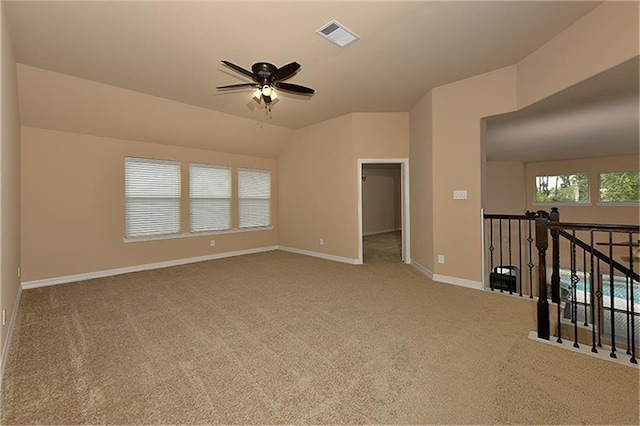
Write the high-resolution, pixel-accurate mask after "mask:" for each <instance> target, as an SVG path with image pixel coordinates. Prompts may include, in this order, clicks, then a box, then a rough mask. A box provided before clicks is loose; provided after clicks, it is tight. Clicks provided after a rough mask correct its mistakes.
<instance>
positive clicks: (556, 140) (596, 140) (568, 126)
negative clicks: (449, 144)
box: [485, 56, 640, 162]
mask: <svg viewBox="0 0 640 426" xmlns="http://www.w3.org/2000/svg"><path fill="white" fill-rule="evenodd" d="M639 60H640V58H639V57H637V56H636V57H635V58H632V59H629V60H628V61H626V62H623V63H622V64H619V65H617V66H615V67H613V68H611V69H608V70H606V71H604V72H602V73H600V74H598V75H595V76H593V77H591V78H588V79H587V80H585V81H581V82H580V83H578V84H576V85H574V86H571V87H569V88H567V89H565V90H562V91H560V92H558V93H556V94H554V95H552V96H550V97H548V98H546V99H543V100H541V101H539V102H536V103H535V104H533V105H530V106H528V107H527V108H524V109H522V110H520V111H516V112H511V113H508V114H502V115H499V116H495V117H489V118H487V119H486V121H487V131H486V137H485V143H486V154H487V159H488V160H493V161H527V162H536V161H552V160H569V159H577V158H595V157H607V156H614V155H633V154H635V155H637V154H638V152H639V151H640V146H639V141H640V96H639V91H640V62H639Z"/></svg>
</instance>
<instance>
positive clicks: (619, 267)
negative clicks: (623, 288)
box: [549, 226, 640, 281]
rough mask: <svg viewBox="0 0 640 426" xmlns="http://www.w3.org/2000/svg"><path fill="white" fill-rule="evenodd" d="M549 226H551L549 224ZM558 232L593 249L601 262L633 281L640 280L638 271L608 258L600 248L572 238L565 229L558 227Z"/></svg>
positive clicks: (578, 243)
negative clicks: (611, 266)
mask: <svg viewBox="0 0 640 426" xmlns="http://www.w3.org/2000/svg"><path fill="white" fill-rule="evenodd" d="M549 227H550V228H551V226H549ZM558 233H559V234H560V235H562V236H563V237H564V238H566V239H568V240H569V241H575V243H576V245H577V246H578V247H580V248H582V249H584V250H586V251H587V252H589V253H591V249H593V255H594V256H595V257H597V258H598V259H600V260H602V261H603V262H605V263H607V264H611V265H613V267H614V268H615V269H617V270H619V271H620V272H622V273H623V274H625V275H626V276H629V277H631V278H632V279H633V280H635V281H640V275H638V273H636V272H633V271H631V269H629V268H627V267H626V266H624V265H623V264H621V263H619V262H617V261H615V260H613V259H610V258H609V256H607V255H606V254H604V253H602V252H601V251H600V250H598V249H596V248H595V247H591V246H590V245H589V244H587V243H585V242H584V241H582V240H581V239H579V238H574V237H573V235H572V234H570V233H568V232H567V231H565V230H562V229H558Z"/></svg>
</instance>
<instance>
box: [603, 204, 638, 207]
mask: <svg viewBox="0 0 640 426" xmlns="http://www.w3.org/2000/svg"><path fill="white" fill-rule="evenodd" d="M597 206H598V207H638V206H640V203H598V204H597Z"/></svg>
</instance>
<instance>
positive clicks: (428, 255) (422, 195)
mask: <svg viewBox="0 0 640 426" xmlns="http://www.w3.org/2000/svg"><path fill="white" fill-rule="evenodd" d="M432 101H433V99H432V92H428V93H427V94H426V95H425V96H423V97H422V99H420V100H419V101H418V103H416V104H415V105H414V106H413V108H412V109H411V111H410V113H409V123H410V126H409V129H410V143H409V149H410V158H411V159H410V163H409V164H410V165H409V172H410V180H411V190H410V191H411V260H412V261H413V262H416V263H418V264H419V265H421V266H423V267H425V268H427V269H428V270H430V271H433V137H432V113H433V109H432Z"/></svg>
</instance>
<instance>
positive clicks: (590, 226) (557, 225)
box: [547, 222, 640, 234]
mask: <svg viewBox="0 0 640 426" xmlns="http://www.w3.org/2000/svg"><path fill="white" fill-rule="evenodd" d="M547 227H548V228H549V229H571V230H575V231H603V232H604V231H607V232H624V233H627V234H628V233H640V226H634V225H610V224H603V223H569V222H549V223H548V224H547Z"/></svg>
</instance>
